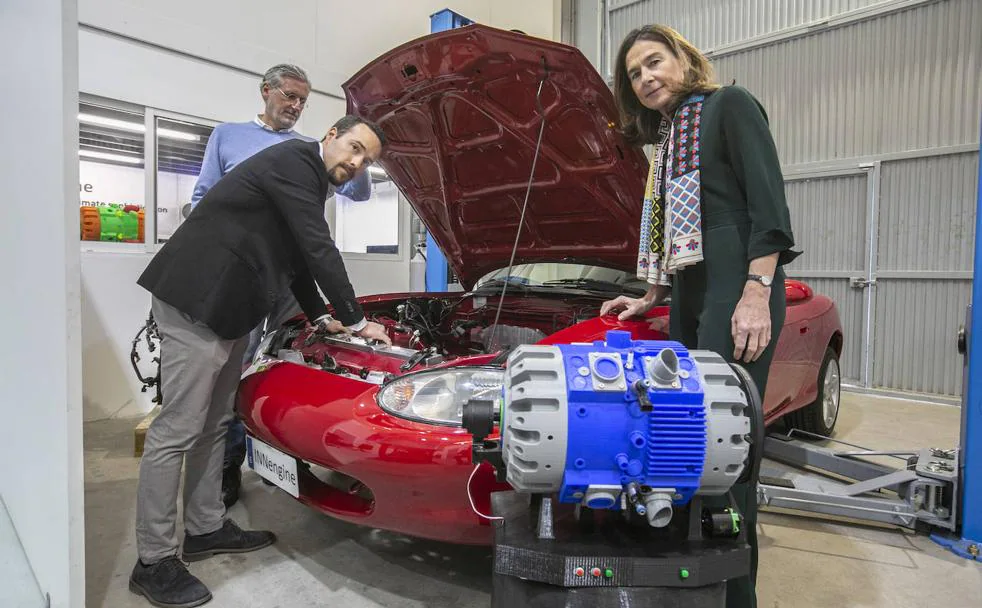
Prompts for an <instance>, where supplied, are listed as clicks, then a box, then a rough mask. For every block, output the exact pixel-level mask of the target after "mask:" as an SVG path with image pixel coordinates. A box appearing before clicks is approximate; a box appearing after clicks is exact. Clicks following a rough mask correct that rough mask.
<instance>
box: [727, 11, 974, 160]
mask: <svg viewBox="0 0 982 608" xmlns="http://www.w3.org/2000/svg"><path fill="white" fill-rule="evenodd" d="M980 61H982V2H979V1H978V0H948V1H946V2H938V3H935V4H930V5H927V6H924V7H922V8H917V9H912V10H908V11H903V12H900V13H894V14H891V15H886V16H883V17H880V18H877V19H872V20H870V21H865V22H860V23H856V24H854V25H849V26H846V27H841V28H837V29H834V30H831V31H828V32H824V33H822V34H819V35H813V36H806V37H804V38H797V39H794V40H788V41H785V42H779V43H777V44H774V45H770V46H766V47H760V48H756V49H753V50H750V51H745V52H741V53H736V54H732V55H726V56H723V57H719V58H717V59H714V60H713V65H714V67H715V68H716V71H717V75H718V77H719V80H720V82H723V83H729V82H731V81H733V80H736V82H737V83H738V84H741V85H743V86H745V87H747V88H748V89H750V90H751V91H753V92H754V94H755V95H757V97H759V98H760V100H761V102H762V103H763V104H764V105H765V107H766V108H767V114H768V117H769V118H770V120H771V124H772V125H773V132H774V139H775V143H776V144H777V147H778V150H779V152H780V154H781V161H782V162H783V163H784V164H786V165H794V164H799V163H810V162H816V161H826V160H832V159H840V158H850V157H856V156H868V155H876V154H883V153H887V152H902V151H906V150H919V149H924V148H935V147H938V146H951V145H957V144H967V143H974V142H977V141H978V138H979V130H978V124H979V103H980V99H982V98H980V83H982V76H980V74H982V63H980Z"/></svg>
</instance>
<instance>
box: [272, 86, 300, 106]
mask: <svg viewBox="0 0 982 608" xmlns="http://www.w3.org/2000/svg"><path fill="white" fill-rule="evenodd" d="M273 88H274V89H276V92H277V93H279V94H280V95H282V96H283V97H284V98H285V99H286V100H287V101H288V102H290V105H291V106H292V105H296V104H298V103H299V104H300V107H301V108H302V107H304V106H306V105H307V98H306V97H300V96H299V95H294V94H293V93H284V92H283V89H281V88H280V87H273Z"/></svg>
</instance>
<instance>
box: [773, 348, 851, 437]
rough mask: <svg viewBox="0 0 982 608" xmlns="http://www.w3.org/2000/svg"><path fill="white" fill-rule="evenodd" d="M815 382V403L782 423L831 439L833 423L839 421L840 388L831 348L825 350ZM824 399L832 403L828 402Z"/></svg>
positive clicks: (790, 415) (837, 364) (839, 375)
mask: <svg viewBox="0 0 982 608" xmlns="http://www.w3.org/2000/svg"><path fill="white" fill-rule="evenodd" d="M830 368H831V369H830ZM830 372H831V373H830ZM817 382H818V395H817V396H816V398H815V401H813V402H811V403H809V404H808V405H806V406H805V407H803V408H801V409H799V410H796V411H794V412H791V413H790V414H787V415H786V416H784V422H785V425H786V426H787V427H788V428H789V429H798V430H801V431H805V432H808V433H815V434H816V435H822V436H823V437H831V436H832V433H833V431H834V430H835V423H836V421H837V420H838V419H839V408H840V406H841V401H840V395H841V387H842V373H841V370H840V367H839V356H838V355H837V354H836V353H835V351H834V350H832V349H831V348H826V349H825V357H824V358H823V359H822V365H821V367H819V369H818V379H817ZM832 391H834V392H832ZM826 397H829V398H831V399H833V400H834V401H832V402H829V401H827V400H826ZM833 403H834V405H833Z"/></svg>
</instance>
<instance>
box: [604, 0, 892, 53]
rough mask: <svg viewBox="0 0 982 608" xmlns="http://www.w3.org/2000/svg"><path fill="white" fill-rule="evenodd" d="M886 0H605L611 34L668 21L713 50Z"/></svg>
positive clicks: (616, 37) (618, 35)
mask: <svg viewBox="0 0 982 608" xmlns="http://www.w3.org/2000/svg"><path fill="white" fill-rule="evenodd" d="M885 1H888V0H660V1H656V2H638V1H637V0H608V5H609V6H610V8H611V11H610V30H611V32H612V33H613V34H614V36H613V37H612V38H611V40H614V41H619V40H621V38H623V36H624V34H626V33H627V32H629V31H630V30H631V28H634V27H637V26H638V25H641V24H643V23H666V24H668V25H671V26H672V27H674V28H675V29H676V30H678V31H679V32H682V33H683V35H685V37H686V38H688V39H689V41H690V42H692V44H694V45H696V46H697V47H699V48H700V49H704V50H707V51H708V50H711V49H715V48H718V47H721V46H723V45H727V44H733V43H735V42H742V41H744V40H748V39H750V38H757V37H758V36H764V35H767V34H772V33H774V32H778V31H781V30H785V29H788V28H791V27H795V26H798V25H804V24H806V23H812V22H814V21H819V20H821V19H825V18H828V17H834V16H835V15H840V14H842V13H845V12H847V11H851V10H854V9H858V8H864V7H867V6H871V5H875V4H882V3H883V2H885Z"/></svg>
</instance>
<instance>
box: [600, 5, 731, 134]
mask: <svg viewBox="0 0 982 608" xmlns="http://www.w3.org/2000/svg"><path fill="white" fill-rule="evenodd" d="M639 40H651V41H654V42H661V43H662V44H664V45H665V46H666V47H668V50H669V51H670V52H671V53H672V55H674V56H675V57H676V58H677V59H678V60H679V61H681V62H682V66H683V69H684V71H685V77H684V78H683V80H682V83H681V84H680V85H679V87H678V88H677V90H676V91H674V93H673V95H672V101H671V105H672V106H677V105H678V104H679V103H681V102H682V100H684V99H685V98H686V97H688V96H690V95H692V94H695V93H708V92H710V91H714V90H716V89H718V88H719V84H717V83H716V80H715V77H714V75H713V66H712V65H711V64H710V63H709V60H708V59H707V58H706V56H705V55H703V54H702V53H701V52H700V51H699V49H697V48H696V47H695V46H693V45H692V43H691V42H689V41H688V40H686V39H685V38H684V37H683V36H682V35H681V34H679V33H678V32H676V31H675V30H673V29H672V28H670V27H668V26H667V25H659V24H653V25H644V26H641V27H639V28H637V29H635V30H632V31H631V32H630V33H629V34H628V35H627V36H625V37H624V41H623V42H621V47H620V50H618V51H617V60H616V64H615V66H614V96H615V98H616V101H617V109H618V111H619V112H620V121H621V131H622V132H623V133H624V136H625V137H626V138H627V139H628V140H629V141H631V142H632V143H634V144H649V143H655V141H656V140H657V136H658V125H659V123H660V122H661V118H662V116H661V113H660V112H656V111H654V110H650V109H648V108H646V107H644V106H643V105H641V102H640V101H639V100H638V97H637V95H635V93H634V89H633V88H631V79H630V77H629V76H628V75H627V66H626V63H627V53H628V51H630V50H631V47H632V46H634V44H635V43H636V42H637V41H639Z"/></svg>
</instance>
